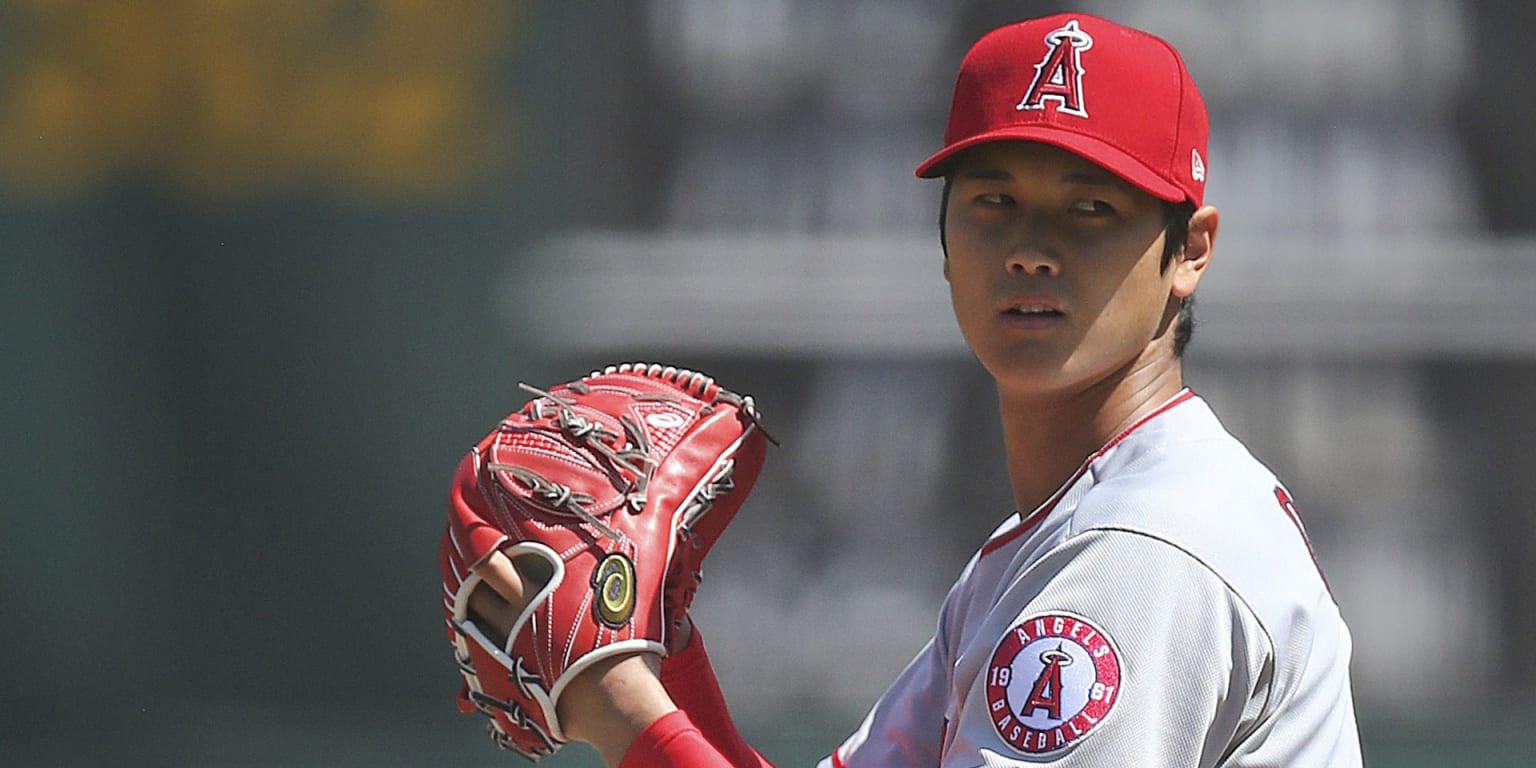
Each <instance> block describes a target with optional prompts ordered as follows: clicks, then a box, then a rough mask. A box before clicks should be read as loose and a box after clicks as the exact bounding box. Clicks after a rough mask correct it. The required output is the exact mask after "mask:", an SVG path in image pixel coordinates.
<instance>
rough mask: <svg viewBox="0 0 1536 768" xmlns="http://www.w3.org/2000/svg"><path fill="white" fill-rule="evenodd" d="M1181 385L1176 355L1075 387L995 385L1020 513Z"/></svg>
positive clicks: (1035, 504)
mask: <svg viewBox="0 0 1536 768" xmlns="http://www.w3.org/2000/svg"><path fill="white" fill-rule="evenodd" d="M1183 388H1184V377H1183V372H1182V367H1181V366H1180V364H1179V361H1178V360H1177V359H1174V360H1172V361H1171V363H1167V364H1161V365H1153V366H1128V367H1127V369H1125V370H1123V371H1119V372H1117V373H1116V374H1114V375H1112V376H1110V377H1108V378H1106V379H1104V380H1103V381H1100V382H1098V383H1097V384H1095V385H1094V386H1091V387H1088V388H1087V389H1083V390H1079V391H1068V392H1047V393H1031V392H1021V391H1009V390H1006V389H1004V388H1001V387H1000V388H999V391H998V407H999V410H1000V412H1001V415H1002V423H1003V444H1004V446H1005V449H1006V453H1007V458H1008V479H1009V483H1010V485H1011V486H1012V488H1013V498H1014V503H1015V504H1017V505H1018V510H1019V512H1020V513H1021V514H1025V515H1027V514H1029V513H1030V512H1031V511H1033V510H1034V509H1036V508H1037V507H1039V506H1040V505H1041V504H1044V503H1045V502H1046V501H1047V500H1048V499H1050V497H1051V495H1052V494H1054V493H1055V492H1056V491H1057V490H1058V489H1059V488H1060V487H1061V485H1062V484H1063V483H1065V482H1066V481H1067V480H1068V479H1069V478H1071V477H1072V475H1073V474H1074V473H1076V472H1077V470H1078V468H1079V467H1081V466H1082V463H1083V462H1084V461H1085V460H1087V459H1088V457H1089V456H1091V455H1093V454H1094V453H1095V452H1096V451H1098V450H1099V449H1100V448H1102V447H1104V444H1105V443H1107V442H1109V441H1110V440H1112V439H1114V437H1115V436H1116V435H1119V434H1120V433H1121V432H1124V431H1125V430H1126V429H1129V428H1130V427H1131V425H1133V424H1135V423H1136V422H1137V420H1139V419H1141V418H1142V417H1144V416H1146V415H1147V414H1149V413H1151V412H1152V411H1153V410H1155V409H1157V407H1158V406H1160V405H1162V404H1163V403H1165V402H1167V401H1168V400H1169V399H1170V398H1172V397H1173V396H1174V395H1176V394H1178V393H1179V391H1180V390H1182V389H1183Z"/></svg>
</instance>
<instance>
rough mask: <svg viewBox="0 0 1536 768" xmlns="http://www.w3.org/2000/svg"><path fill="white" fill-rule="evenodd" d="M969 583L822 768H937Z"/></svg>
mask: <svg viewBox="0 0 1536 768" xmlns="http://www.w3.org/2000/svg"><path fill="white" fill-rule="evenodd" d="M972 564H974V560H973V562H972ZM970 567H971V566H970V565H967V571H968V570H969V568H970ZM964 583H965V577H964V575H962V576H961V578H960V579H959V580H958V581H957V582H956V586H955V587H954V588H952V589H951V590H950V593H949V595H948V596H947V597H946V598H945V600H944V607H943V609H942V610H941V611H940V614H939V621H938V628H937V629H936V631H935V632H934V636H933V638H932V639H931V640H929V641H928V643H927V645H925V646H923V649H922V650H921V651H919V652H918V654H917V656H915V657H914V658H913V659H912V661H911V662H909V663H908V664H907V667H906V669H904V670H902V672H901V674H900V675H899V676H897V678H896V680H895V681H894V682H893V683H891V685H890V687H889V688H887V689H886V691H885V693H884V694H882V695H881V696H880V699H879V701H877V702H875V705H874V707H873V708H871V709H870V711H869V714H868V715H867V716H865V718H864V721H863V722H862V723H861V724H860V725H859V728H858V730H857V731H855V732H854V733H853V735H852V736H849V737H848V739H847V740H846V741H844V742H843V743H842V744H841V745H840V746H838V747H837V748H836V749H835V750H833V752H832V754H831V755H829V756H827V757H826V758H825V759H823V760H822V761H821V762H820V763H819V764H818V765H817V768H865V767H866V766H867V767H868V768H877V767H878V768H933V766H936V765H938V764H939V757H940V749H941V747H942V744H943V742H944V734H945V729H946V728H947V727H948V723H947V721H946V719H945V718H946V712H947V711H948V710H949V709H950V705H949V702H950V699H951V696H950V690H951V688H950V682H951V680H950V673H949V670H950V665H951V661H950V652H949V648H950V647H951V646H950V638H951V624H952V621H953V617H954V615H955V606H956V604H957V603H958V601H959V600H960V591H961V585H962V584H964Z"/></svg>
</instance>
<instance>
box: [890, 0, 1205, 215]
mask: <svg viewBox="0 0 1536 768" xmlns="http://www.w3.org/2000/svg"><path fill="white" fill-rule="evenodd" d="M1207 131H1208V127H1207V120H1206V115H1205V101H1204V100H1202V99H1201V98H1200V91H1199V90H1197V89H1196V88H1195V81H1194V80H1193V79H1191V78H1190V76H1189V70H1188V69H1187V68H1186V67H1185V66H1184V60H1183V58H1181V57H1180V56H1179V52H1178V51H1176V50H1174V48H1173V46H1172V45H1169V44H1168V42H1167V41H1165V40H1163V39H1162V38H1159V37H1156V36H1154V35H1150V34H1147V33H1146V32H1142V31H1141V30H1137V29H1132V28H1130V27H1126V26H1123V25H1120V24H1116V23H1115V22H1113V21H1110V20H1108V19H1104V18H1100V17H1098V16H1093V15H1090V14H1086V13H1061V14H1056V15H1054V16H1046V17H1043V18H1039V19H1030V20H1027V21H1021V22H1018V23H1016V24H1009V25H1007V26H1003V27H999V28H997V29H994V30H992V31H991V32H988V33H987V34H986V35H983V36H982V38H981V39H980V40H977V41H976V44H975V45H973V46H971V50H970V51H969V52H967V53H966V55H965V59H964V60H963V61H961V62H960V76H959V77H958V78H956V80H955V97H954V101H953V102H952V103H951V105H950V108H949V125H948V127H946V128H945V130H944V148H943V149H941V150H939V151H938V152H937V153H936V154H934V155H933V156H932V157H929V158H928V159H927V160H924V161H923V163H922V165H919V166H918V167H917V175H918V176H919V177H921V178H934V177H937V176H943V175H944V174H946V173H948V172H949V170H950V168H951V167H952V166H953V164H954V162H953V161H954V159H955V156H956V154H957V153H959V152H960V151H961V150H964V149H966V148H968V147H973V146H975V145H977V144H982V143H985V142H989V141H998V140H1001V139H1015V140H1023V141H1040V142H1045V143H1047V144H1054V145H1055V146H1058V147H1061V148H1063V149H1066V150H1069V151H1071V152H1075V153H1077V154H1079V155H1081V156H1083V157H1085V158H1087V159H1089V160H1091V161H1093V162H1095V163H1097V164H1099V165H1100V166H1103V167H1104V168H1106V169H1108V170H1109V171H1111V172H1113V173H1115V174H1117V175H1119V176H1120V177H1121V178H1123V179H1125V180H1126V181H1128V182H1130V183H1131V184H1134V185H1135V186H1137V187H1140V188H1141V189H1144V190H1146V191H1147V192H1148V193H1150V194H1152V195H1153V196H1154V197H1158V198H1160V199H1163V200H1168V201H1172V202H1181V201H1184V200H1189V201H1190V202H1192V203H1194V204H1195V205H1197V206H1198V205H1200V203H1201V201H1202V200H1203V199H1204V197H1205V141H1206V134H1207Z"/></svg>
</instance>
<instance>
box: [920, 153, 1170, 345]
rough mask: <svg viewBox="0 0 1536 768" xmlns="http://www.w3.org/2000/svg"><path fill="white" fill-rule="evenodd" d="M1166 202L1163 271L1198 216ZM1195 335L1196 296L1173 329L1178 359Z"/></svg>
mask: <svg viewBox="0 0 1536 768" xmlns="http://www.w3.org/2000/svg"><path fill="white" fill-rule="evenodd" d="M953 181H954V176H951V175H946V176H945V177H944V192H943V193H942V195H941V196H940V198H939V247H940V248H942V249H943V251H944V258H946V259H947V258H949V242H948V240H947V238H945V236H944V234H945V229H944V225H945V220H946V219H947V217H948V212H949V188H950V186H951V184H952V183H953ZM1162 203H1163V264H1162V268H1163V269H1164V270H1166V269H1168V265H1169V264H1172V263H1173V260H1174V259H1175V258H1177V257H1178V256H1179V254H1181V253H1183V252H1184V243H1185V242H1186V241H1188V240H1189V220H1190V217H1192V216H1194V215H1195V204H1194V203H1191V202H1190V201H1188V200H1182V201H1180V202H1177V203H1172V202H1169V201H1167V200H1164V201H1162ZM1194 335H1195V297H1194V296H1192V295H1191V296H1188V297H1186V298H1185V299H1184V300H1182V301H1180V302H1179V320H1178V324H1177V325H1175V326H1174V329H1173V354H1174V355H1175V356H1176V357H1182V356H1183V355H1184V348H1185V347H1187V346H1189V340H1190V338H1192V337H1193V336H1194Z"/></svg>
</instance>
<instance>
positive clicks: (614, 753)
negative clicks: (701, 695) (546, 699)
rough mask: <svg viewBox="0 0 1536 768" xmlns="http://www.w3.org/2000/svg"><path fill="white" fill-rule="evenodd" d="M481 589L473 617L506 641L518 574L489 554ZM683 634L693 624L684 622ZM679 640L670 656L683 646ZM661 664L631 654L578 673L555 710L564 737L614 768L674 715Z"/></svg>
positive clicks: (516, 604) (472, 602) (520, 586)
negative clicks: (658, 724)
mask: <svg viewBox="0 0 1536 768" xmlns="http://www.w3.org/2000/svg"><path fill="white" fill-rule="evenodd" d="M479 568H480V572H481V578H482V579H484V581H483V583H482V584H481V585H480V586H479V587H478V588H476V589H475V591H474V592H473V593H472V594H470V596H469V606H470V610H472V611H474V612H475V614H476V616H477V617H478V618H479V620H480V621H481V622H483V623H484V625H485V627H486V628H487V629H491V630H493V631H494V632H495V633H496V634H497V635H499V636H501V637H505V636H506V635H507V634H508V633H509V632H511V631H512V624H513V622H515V621H516V620H517V616H518V614H519V613H521V612H522V610H523V602H524V597H523V596H524V595H525V594H527V593H528V590H527V589H526V588H525V587H524V582H523V577H522V574H520V573H518V571H517V567H516V566H514V565H513V564H512V561H511V560H510V559H508V558H507V556H506V555H504V554H502V553H501V552H493V553H492V554H491V556H490V557H489V558H487V559H486V560H485V562H483V563H481V564H480V566H479ZM683 622H684V625H685V626H686V629H685V631H683V632H679V633H678V635H680V636H681V635H688V636H691V634H692V624H691V622H689V621H688V620H687V619H686V617H685V618H684V620H683ZM687 643H688V641H687V639H686V637H684V639H683V640H682V642H681V644H680V645H679V646H678V647H677V648H674V649H672V652H674V653H675V652H676V651H677V650H681V648H683V647H686V646H687ZM660 666H661V660H660V658H659V657H657V655H656V654H654V653H635V654H627V655H624V656H616V657H613V658H610V659H605V660H603V661H600V662H598V663H596V664H594V665H592V666H591V667H589V668H588V669H586V670H584V671H582V672H581V673H580V674H579V675H577V676H576V678H575V679H574V680H572V681H571V683H570V685H568V686H566V689H565V693H564V695H562V696H561V697H560V702H559V705H558V710H559V717H560V722H561V723H562V724H563V725H564V726H565V731H566V734H567V735H569V736H570V737H571V738H573V739H575V740H577V741H585V742H587V743H589V744H591V745H592V746H593V747H594V748H596V749H597V751H598V752H599V753H600V754H602V756H603V762H604V763H605V764H607V765H608V766H610V767H611V766H617V765H618V764H619V761H620V760H621V759H622V758H623V757H624V752H625V751H626V750H628V749H629V745H630V743H632V742H633V741H634V740H635V737H636V736H638V735H639V734H640V732H641V731H642V730H644V729H645V728H646V726H648V725H650V724H651V723H653V722H655V721H656V720H657V718H660V717H661V716H662V715H665V714H667V713H669V712H672V711H673V710H675V709H677V706H676V705H675V704H673V703H672V698H671V697H670V696H668V695H667V691H666V689H665V688H663V687H662V685H661V678H660V676H659V670H660Z"/></svg>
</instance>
